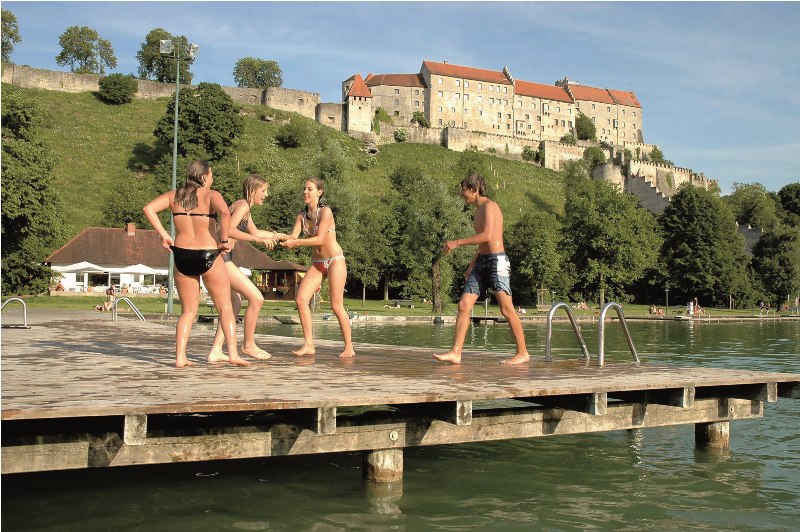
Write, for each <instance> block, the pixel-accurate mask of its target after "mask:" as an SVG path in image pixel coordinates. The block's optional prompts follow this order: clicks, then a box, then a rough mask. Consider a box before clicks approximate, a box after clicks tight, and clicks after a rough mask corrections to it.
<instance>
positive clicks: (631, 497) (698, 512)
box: [2, 321, 800, 531]
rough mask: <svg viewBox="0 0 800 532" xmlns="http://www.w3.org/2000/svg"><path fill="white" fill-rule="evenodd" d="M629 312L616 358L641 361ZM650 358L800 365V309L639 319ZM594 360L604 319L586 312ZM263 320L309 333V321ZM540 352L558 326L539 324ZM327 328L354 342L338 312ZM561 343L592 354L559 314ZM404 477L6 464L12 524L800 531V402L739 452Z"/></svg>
mask: <svg viewBox="0 0 800 532" xmlns="http://www.w3.org/2000/svg"><path fill="white" fill-rule="evenodd" d="M615 325H616V324H609V325H608V326H607V327H606V341H607V345H606V360H607V363H613V362H614V361H615V360H620V361H621V360H629V357H630V355H629V354H628V352H627V345H626V344H625V341H624V338H623V337H622V335H621V334H620V333H619V330H618V329H619V327H618V326H615ZM629 326H630V329H631V333H632V335H633V338H634V341H635V343H636V347H637V350H638V351H639V355H640V357H641V359H642V361H643V362H653V363H667V364H679V365H683V366H693V365H697V366H711V367H725V368H741V369H756V370H764V371H783V372H792V373H798V372H800V354H799V353H798V345H800V322H798V321H781V322H778V321H758V322H730V323H697V322H695V323H687V322H671V321H670V322H665V323H656V322H633V323H629ZM581 330H582V332H583V334H584V338H585V340H586V342H587V344H588V346H589V350H590V352H591V353H592V356H593V357H594V356H595V354H596V352H597V331H596V326H595V325H594V324H592V325H590V324H588V323H582V324H581ZM259 332H260V333H265V334H281V335H296V336H298V337H300V329H299V326H287V325H276V326H266V327H264V328H263V329H262V330H260V331H259ZM525 333H526V337H527V340H528V345H529V350H530V351H531V353H536V354H541V353H542V351H543V349H544V338H545V327H544V325H543V324H538V323H537V324H525ZM316 334H317V336H318V337H319V338H325V339H334V340H335V339H340V335H339V330H338V326H337V324H336V323H335V322H334V323H330V322H326V323H322V324H318V325H317V327H316ZM452 334H453V327H452V325H441V326H432V325H430V324H403V325H394V324H392V325H385V324H372V323H361V322H356V323H355V324H354V328H353V336H354V340H355V342H356V346H357V345H358V343H364V342H368V343H385V344H399V345H404V344H405V345H409V344H411V345H421V346H425V347H442V348H447V347H449V345H450V342H451V341H452ZM554 347H555V349H554V353H555V355H556V356H559V355H569V356H574V355H575V353H577V352H579V350H578V347H577V342H576V340H575V337H574V335H573V333H572V330H571V328H570V327H569V325H568V324H566V323H557V324H556V325H555V330H554ZM486 348H493V349H498V348H499V349H506V350H508V351H509V352H511V351H512V350H513V342H512V340H511V336H510V333H509V331H508V327H507V326H506V325H502V324H501V325H489V326H485V325H478V326H474V327H471V330H470V333H469V335H468V345H467V346H466V349H467V350H481V349H486ZM404 461H405V478H404V480H403V482H402V483H401V484H397V485H393V486H373V485H371V484H369V483H367V482H365V481H363V480H362V479H361V474H360V468H361V457H360V455H359V454H339V455H322V456H301V457H280V458H270V459H263V460H246V461H237V462H225V463H221V462H205V463H203V462H201V463H188V464H170V465H163V466H143V467H133V468H119V469H98V470H90V471H68V472H54V473H39V474H33V475H11V476H9V475H6V476H4V477H3V479H2V489H3V492H2V525H3V529H5V530H120V529H121V530H309V531H310V530H313V531H337V530H404V531H415V530H443V531H459V530H509V529H513V530H532V529H535V530H576V529H584V528H594V529H617V530H637V531H638V530H686V529H695V530H721V529H724V530H799V529H800V401H798V400H790V399H779V400H778V402H777V403H769V404H766V405H765V416H764V418H762V419H754V420H742V421H734V422H732V423H731V448H730V450H729V451H728V452H722V453H721V452H719V451H716V452H714V451H701V450H697V449H695V447H694V427H693V426H691V425H688V426H681V427H664V428H655V429H646V430H641V431H618V432H609V433H597V434H589V435H580V436H554V437H550V438H536V439H527V440H510V441H502V442H487V443H473V444H465V445H447V446H439V447H426V448H411V449H406V450H405V455H404Z"/></svg>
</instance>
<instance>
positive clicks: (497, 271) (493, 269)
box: [464, 253, 511, 299]
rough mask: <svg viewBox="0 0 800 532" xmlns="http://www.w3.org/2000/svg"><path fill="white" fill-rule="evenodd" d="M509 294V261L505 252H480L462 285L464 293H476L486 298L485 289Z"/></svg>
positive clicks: (480, 297)
mask: <svg viewBox="0 0 800 532" xmlns="http://www.w3.org/2000/svg"><path fill="white" fill-rule="evenodd" d="M488 287H491V288H492V290H494V291H495V292H499V291H503V292H505V293H506V294H508V295H511V262H510V261H509V260H508V256H507V255H506V254H505V253H487V254H480V255H478V258H477V259H476V260H475V265H474V266H473V267H472V271H471V272H470V273H469V277H468V278H467V283H466V284H465V285H464V293H465V294H478V299H486V289H487V288H488Z"/></svg>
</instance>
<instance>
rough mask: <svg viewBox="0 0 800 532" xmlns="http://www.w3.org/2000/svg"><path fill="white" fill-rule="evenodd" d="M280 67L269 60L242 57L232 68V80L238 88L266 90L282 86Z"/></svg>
mask: <svg viewBox="0 0 800 532" xmlns="http://www.w3.org/2000/svg"><path fill="white" fill-rule="evenodd" d="M281 74H282V72H281V67H280V66H278V63H276V62H275V61H272V60H271V59H257V58H255V57H243V58H241V59H239V60H238V61H237V62H236V66H234V67H233V80H234V81H235V82H236V85H237V86H239V87H248V88H252V89H268V88H270V87H280V86H281V85H283V79H282V78H281Z"/></svg>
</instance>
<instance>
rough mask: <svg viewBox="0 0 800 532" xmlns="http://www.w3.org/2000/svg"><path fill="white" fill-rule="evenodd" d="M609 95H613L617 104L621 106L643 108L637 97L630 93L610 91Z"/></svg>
mask: <svg viewBox="0 0 800 532" xmlns="http://www.w3.org/2000/svg"><path fill="white" fill-rule="evenodd" d="M608 93H609V94H611V97H612V98H613V99H614V101H615V102H617V103H618V104H619V105H627V106H629V107H638V108H640V109H641V108H642V105H641V104H640V103H639V100H638V99H637V98H636V95H635V94H634V93H632V92H629V91H616V90H612V89H608Z"/></svg>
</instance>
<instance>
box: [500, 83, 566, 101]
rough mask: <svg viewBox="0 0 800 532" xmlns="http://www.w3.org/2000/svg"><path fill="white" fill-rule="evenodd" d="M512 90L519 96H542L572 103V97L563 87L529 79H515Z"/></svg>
mask: <svg viewBox="0 0 800 532" xmlns="http://www.w3.org/2000/svg"><path fill="white" fill-rule="evenodd" d="M514 92H515V93H516V94H519V95H521V96H533V97H534V98H544V99H546V100H554V101H557V102H568V103H572V101H573V100H572V98H571V97H570V95H569V93H568V92H567V91H566V89H564V88H563V87H557V86H555V85H542V84H541V83H532V82H530V81H522V80H517V82H516V83H515V84H514Z"/></svg>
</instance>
